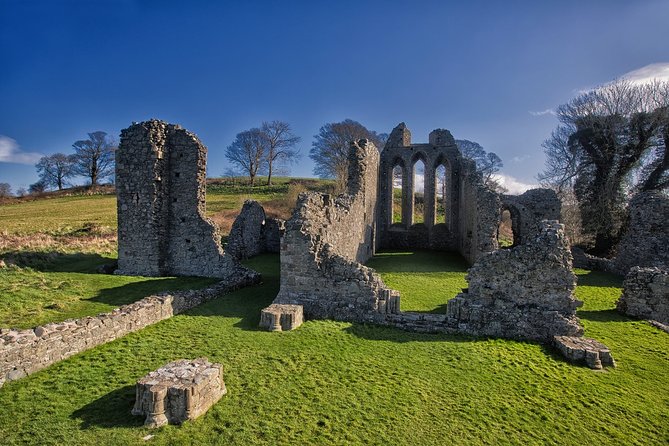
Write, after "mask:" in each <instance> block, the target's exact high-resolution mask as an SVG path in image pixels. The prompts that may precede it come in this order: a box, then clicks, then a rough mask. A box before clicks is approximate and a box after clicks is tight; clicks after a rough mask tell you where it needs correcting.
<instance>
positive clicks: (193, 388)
mask: <svg viewBox="0 0 669 446" xmlns="http://www.w3.org/2000/svg"><path fill="white" fill-rule="evenodd" d="M226 393H227V389H226V388H225V382H224V381H223V367H222V366H221V364H212V363H210V362H209V361H208V360H207V358H198V359H195V360H193V361H190V360H187V359H182V360H179V361H174V362H170V363H169V364H167V365H165V366H163V367H161V368H159V369H158V370H156V371H154V372H151V373H149V374H148V375H146V376H145V377H144V378H142V379H140V380H139V381H138V382H137V387H136V400H135V407H133V409H132V414H133V415H146V421H145V422H144V425H145V426H148V427H160V426H163V425H165V424H168V423H169V424H181V423H183V422H184V421H186V420H194V419H195V418H197V417H199V416H200V415H202V414H203V413H205V412H206V411H207V410H208V409H209V408H210V407H211V406H213V405H214V404H215V403H216V402H217V401H218V400H219V399H221V397H222V396H223V395H225V394H226Z"/></svg>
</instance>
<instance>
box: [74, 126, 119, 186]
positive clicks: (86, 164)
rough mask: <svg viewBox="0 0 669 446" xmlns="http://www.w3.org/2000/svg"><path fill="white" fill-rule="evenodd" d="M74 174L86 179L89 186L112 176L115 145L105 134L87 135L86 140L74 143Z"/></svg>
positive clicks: (94, 133)
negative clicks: (89, 183)
mask: <svg viewBox="0 0 669 446" xmlns="http://www.w3.org/2000/svg"><path fill="white" fill-rule="evenodd" d="M72 147H74V152H75V154H74V155H73V156H74V172H75V173H76V174H78V175H81V176H84V177H87V178H88V179H89V181H90V182H91V186H97V185H98V182H99V181H100V180H102V179H104V178H106V177H109V176H111V175H113V174H114V154H115V152H116V143H115V141H114V140H113V138H111V137H108V136H107V133H105V132H100V131H98V132H93V133H89V134H88V139H85V140H81V141H77V142H75V143H74V144H73V145H72Z"/></svg>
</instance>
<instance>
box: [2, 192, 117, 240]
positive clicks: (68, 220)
mask: <svg viewBox="0 0 669 446" xmlns="http://www.w3.org/2000/svg"><path fill="white" fill-rule="evenodd" d="M89 223H94V224H96V225H98V226H102V227H108V228H110V229H116V196H115V195H90V196H87V195H80V196H71V197H57V198H47V199H41V200H34V201H28V202H24V203H15V204H4V205H1V206H0V231H3V232H6V233H8V234H20V235H26V234H35V233H46V234H52V235H64V234H71V233H74V232H76V231H78V230H80V229H81V228H83V227H84V226H86V225H87V224H89Z"/></svg>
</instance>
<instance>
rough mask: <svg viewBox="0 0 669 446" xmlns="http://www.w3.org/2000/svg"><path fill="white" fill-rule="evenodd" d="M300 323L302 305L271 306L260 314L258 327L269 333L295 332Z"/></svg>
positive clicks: (302, 317)
mask: <svg viewBox="0 0 669 446" xmlns="http://www.w3.org/2000/svg"><path fill="white" fill-rule="evenodd" d="M302 322H304V316H303V313H302V305H285V304H272V305H270V306H269V307H267V308H264V309H263V310H262V312H261V313H260V327H261V328H265V329H267V330H269V331H290V330H295V329H296V328H297V327H299V326H300V325H302Z"/></svg>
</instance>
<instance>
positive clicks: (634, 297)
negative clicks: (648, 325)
mask: <svg viewBox="0 0 669 446" xmlns="http://www.w3.org/2000/svg"><path fill="white" fill-rule="evenodd" d="M616 307H617V309H618V311H619V312H621V313H623V314H627V315H628V316H634V317H638V318H643V319H651V320H654V321H658V322H660V323H662V324H669V270H662V269H660V268H641V267H638V266H636V267H634V268H632V269H631V270H630V272H629V273H628V274H627V277H626V278H625V282H623V294H622V296H620V299H619V300H618V303H617V304H616Z"/></svg>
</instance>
